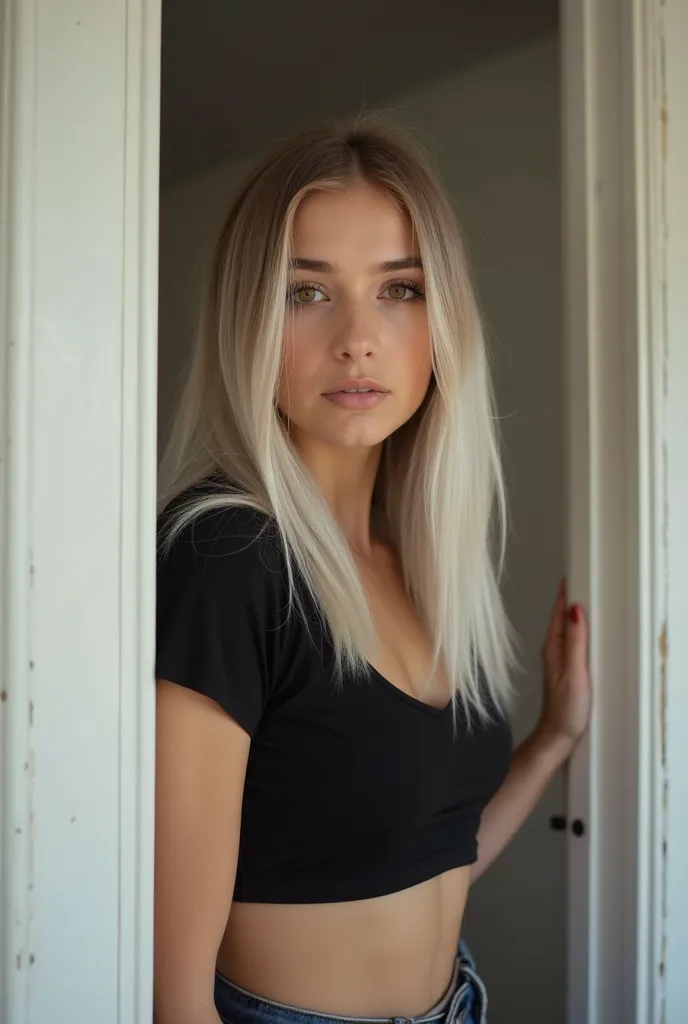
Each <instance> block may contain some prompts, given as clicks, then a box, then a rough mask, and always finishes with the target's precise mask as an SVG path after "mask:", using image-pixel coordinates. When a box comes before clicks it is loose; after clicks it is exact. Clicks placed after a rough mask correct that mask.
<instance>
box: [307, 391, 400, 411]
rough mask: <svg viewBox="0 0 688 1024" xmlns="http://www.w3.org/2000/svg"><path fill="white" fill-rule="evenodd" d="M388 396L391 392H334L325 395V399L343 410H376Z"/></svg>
mask: <svg viewBox="0 0 688 1024" xmlns="http://www.w3.org/2000/svg"><path fill="white" fill-rule="evenodd" d="M388 395H389V391H357V392H351V391H332V392H331V393H330V394H329V395H323V398H326V399H327V401H328V402H332V403H333V405H340V406H341V407H342V408H343V409H374V408H375V406H376V405H379V404H380V402H384V400H385V398H387V396H388Z"/></svg>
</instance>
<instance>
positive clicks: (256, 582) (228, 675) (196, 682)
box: [155, 507, 287, 736]
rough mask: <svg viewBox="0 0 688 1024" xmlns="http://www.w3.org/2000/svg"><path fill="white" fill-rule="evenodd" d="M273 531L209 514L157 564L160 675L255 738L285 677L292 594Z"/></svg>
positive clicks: (265, 523)
mask: <svg viewBox="0 0 688 1024" xmlns="http://www.w3.org/2000/svg"><path fill="white" fill-rule="evenodd" d="M274 537H275V529H274V523H272V522H271V521H270V519H269V518H268V517H267V516H265V515H264V514H263V513H261V512H258V511H255V510H253V509H245V508H236V507H235V508H229V509H228V508H224V509H222V510H220V511H212V512H204V513H202V514H201V515H200V516H199V517H197V518H196V519H194V520H193V522H192V523H191V524H189V525H187V526H185V527H184V529H183V530H182V531H181V532H180V533H179V534H178V535H177V536H176V538H175V539H174V541H173V543H172V545H171V547H170V548H169V550H167V551H165V549H164V547H163V546H160V547H159V552H158V564H157V607H156V659H155V675H156V678H158V679H167V680H169V681H170V682H173V683H178V684H180V685H181V686H186V687H189V688H190V689H192V690H196V691H197V692H198V693H202V694H205V696H207V697H210V698H212V699H213V700H214V701H216V702H217V703H218V704H219V705H220V707H222V708H224V710H225V711H226V712H227V713H228V714H229V715H231V717H232V718H233V719H235V721H236V722H238V724H239V725H240V726H241V727H242V728H243V729H244V730H245V731H246V732H247V733H249V735H250V736H254V735H255V732H256V729H257V727H258V724H259V722H260V719H261V717H262V715H263V713H264V711H265V708H266V705H267V702H268V700H269V698H270V695H271V693H272V692H273V690H274V688H275V686H276V682H277V675H278V669H279V651H280V641H281V632H280V630H281V624H282V623H283V621H284V619H285V617H286V603H287V602H286V591H285V588H284V578H283V573H282V571H281V560H280V558H279V554H278V551H277V546H276V542H275V539H274Z"/></svg>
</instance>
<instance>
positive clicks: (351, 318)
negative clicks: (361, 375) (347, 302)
mask: <svg viewBox="0 0 688 1024" xmlns="http://www.w3.org/2000/svg"><path fill="white" fill-rule="evenodd" d="M377 343H378V338H377V333H376V330H375V327H374V325H373V324H372V323H371V317H370V316H366V314H365V313H364V312H362V311H360V310H356V311H351V312H349V313H347V315H346V317H345V318H344V319H343V322H342V323H340V324H339V327H338V329H337V331H336V333H335V337H334V352H335V355H337V356H338V357H339V358H344V359H345V358H347V357H349V358H350V359H354V360H356V359H360V358H367V357H368V356H371V355H372V354H373V352H374V351H375V347H376V345H377Z"/></svg>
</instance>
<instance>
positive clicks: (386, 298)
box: [155, 184, 591, 1024]
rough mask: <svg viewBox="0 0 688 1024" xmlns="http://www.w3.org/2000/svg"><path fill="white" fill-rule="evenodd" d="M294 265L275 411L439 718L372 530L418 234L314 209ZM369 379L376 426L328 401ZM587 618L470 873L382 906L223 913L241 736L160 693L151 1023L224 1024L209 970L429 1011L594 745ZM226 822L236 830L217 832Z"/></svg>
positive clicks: (413, 405)
mask: <svg viewBox="0 0 688 1024" xmlns="http://www.w3.org/2000/svg"><path fill="white" fill-rule="evenodd" d="M295 253H296V256H297V257H300V258H307V259H312V260H320V261H327V262H328V263H330V264H332V265H333V266H334V267H336V270H334V271H329V272H325V271H323V270H317V271H316V270H313V269H298V270H295V272H294V278H295V282H296V287H297V288H298V289H299V291H298V296H297V302H300V303H301V304H302V305H299V306H297V307H296V308H295V309H294V315H293V317H289V318H288V326H287V330H286V332H285V337H284V351H283V365H282V373H281V379H280V386H279V392H278V404H279V407H280V410H281V411H282V413H283V415H284V416H286V417H287V418H288V422H289V427H290V431H291V434H292V436H293V438H294V441H295V443H296V445H297V446H298V448H299V450H300V453H301V455H302V457H303V458H304V460H305V461H306V463H307V464H308V465H309V467H310V469H311V471H312V472H313V474H314V475H315V477H316V479H317V481H318V483H319V485H320V487H321V489H322V491H323V493H324V494H325V497H326V498H327V500H328V502H329V503H330V505H331V507H332V509H333V511H334V514H335V515H336V517H337V519H338V521H339V523H340V525H341V527H342V529H343V530H344V533H345V535H346V536H347V538H348V540H349V542H350V544H351V547H352V551H353V553H354V557H355V558H356V561H357V564H358V567H359V569H360V571H361V575H362V579H363V582H364V585H365V588H366V591H367V595H368V599H369V602H370V606H371V612H372V615H373V620H374V623H375V626H376V631H377V634H378V637H379V640H380V647H379V652H378V654H377V656H376V660H375V661H374V662H373V663H374V665H375V668H377V670H378V671H379V672H381V673H382V675H384V676H385V677H386V678H387V679H388V680H389V681H390V682H392V683H394V684H395V685H397V686H399V688H400V689H402V690H405V691H406V692H408V693H411V694H413V695H414V696H416V697H417V698H418V699H422V700H425V701H426V702H428V703H432V704H435V705H437V706H444V705H445V704H446V703H447V700H448V695H449V690H448V686H447V684H446V679H443V677H442V675H441V674H440V676H439V677H438V680H437V682H436V684H435V688H434V689H433V690H432V691H431V692H423V681H424V679H425V678H426V672H427V669H428V666H429V663H430V644H429V639H428V637H426V636H425V635H424V632H423V630H422V628H421V625H420V623H419V620H418V617H417V615H416V613H415V611H414V609H413V607H412V606H411V604H410V602H409V601H408V598H407V596H406V594H405V591H404V587H403V583H402V579H401V574H400V567H399V564H398V560H397V558H396V555H395V552H394V551H392V550H391V549H389V548H388V547H387V546H385V545H384V544H382V543H380V542H379V541H378V540H377V539H376V538H375V537H373V536H372V535H371V532H370V507H371V499H372V492H373V485H374V482H375V475H376V472H377V467H378V463H379V458H380V452H381V445H382V441H383V440H384V438H385V437H387V436H388V435H389V434H390V433H391V432H392V431H394V430H395V429H397V427H399V426H400V425H401V424H402V423H404V422H406V421H407V420H408V419H409V418H410V417H411V416H412V415H413V414H414V412H415V411H416V410H417V409H418V407H419V405H420V404H421V402H422V400H423V397H424V395H425V393H426V391H427V388H428V385H429V383H430V381H431V374H432V367H431V350H430V340H429V333H428V326H427V315H426V307H425V302H424V301H423V299H420V298H418V299H411V294H412V293H411V292H410V291H409V289H408V288H407V287H405V286H404V285H397V284H396V282H399V281H402V280H404V281H411V282H412V283H414V284H415V285H417V286H418V287H419V288H422V287H423V271H422V269H420V268H418V267H415V268H410V269H404V270H401V271H394V272H380V271H379V270H378V269H376V268H377V267H378V265H379V264H380V263H381V262H383V261H389V260H397V259H402V258H404V257H408V256H414V255H416V256H417V251H416V250H415V249H414V244H413V233H412V230H411V226H410V224H409V222H408V220H407V219H406V217H405V216H404V215H403V214H402V212H401V211H400V210H399V209H398V208H397V206H396V205H395V204H394V203H393V202H392V201H391V200H390V199H389V198H387V197H386V196H384V195H383V194H382V193H380V192H379V191H377V190H376V189H374V188H373V187H371V186H370V185H367V184H360V185H356V186H354V187H352V188H350V189H348V190H346V191H343V192H337V193H316V194H313V195H311V196H309V197H307V199H306V200H305V201H304V203H303V204H302V206H301V207H300V209H299V211H298V213H297V217H296V221H295ZM304 305H305V306H308V308H304ZM362 377H372V378H374V379H375V380H376V381H378V382H379V383H380V384H381V385H383V386H384V387H385V388H386V389H388V390H389V395H388V396H387V398H386V399H385V400H384V401H383V402H382V403H381V404H380V405H379V406H377V407H376V408H374V409H369V410H351V409H343V408H340V407H338V406H336V405H333V404H332V403H331V402H329V401H328V400H327V399H325V398H324V397H323V393H324V392H325V391H327V390H328V389H329V388H331V387H332V386H333V385H336V384H337V383H338V382H339V381H341V380H342V379H343V378H362ZM577 607H578V621H577V622H574V621H573V620H572V618H571V616H570V614H569V613H570V608H569V605H568V599H567V594H566V586H565V581H563V580H562V583H561V585H560V588H559V591H558V593H557V596H556V598H555V601H554V604H553V607H552V614H551V619H550V623H549V627H548V630H547V634H546V637H545V640H544V641H543V647H542V656H543V669H544V684H545V686H544V700H543V712H542V717H541V720H540V722H539V724H538V726H537V728H536V730H535V731H534V733H533V734H532V735H531V736H530V737H529V738H528V740H526V742H525V743H524V744H522V746H521V747H519V749H518V750H517V751H516V753H515V756H514V759H513V763H512V767H511V770H510V772H509V775H508V777H507V779H506V781H505V783H504V785H503V786H502V788H501V789H500V791H499V792H498V793H497V795H496V796H495V797H494V799H493V801H492V803H491V804H490V805H489V806H488V807H487V808H486V811H485V814H484V816H483V822H482V826H481V829H480V833H479V845H480V859H479V861H478V863H477V864H475V865H473V866H472V867H462V868H457V869H454V870H453V871H449V872H446V873H445V874H443V875H441V876H439V877H437V878H433V879H430V880H429V881H426V882H423V883H421V884H420V885H416V886H413V887H411V888H409V889H406V890H403V891H402V892H397V893H392V894H390V895H385V896H382V897H378V898H374V899H367V900H361V901H352V902H347V903H332V904H314V905H280V904H275V905H272V904H245V903H236V904H233V905H231V906H230V901H231V892H232V888H233V884H234V875H235V867H236V856H237V849H238V840H239V821H240V811H241V798H242V790H243V784H244V776H245V770H246V760H247V757H248V751H249V742H250V741H249V737H248V736H247V735H246V734H245V733H244V732H243V731H242V730H241V729H240V728H239V727H238V726H237V725H236V724H235V723H234V722H233V721H232V720H231V719H230V718H229V717H228V716H227V715H226V714H225V713H224V712H223V711H222V710H221V709H220V708H219V707H218V706H217V705H215V704H214V703H213V702H212V701H210V700H209V699H207V698H205V697H202V696H200V695H198V694H195V693H193V692H189V691H187V690H184V689H183V688H182V687H179V686H176V685H175V684H174V683H169V682H165V681H159V682H158V751H157V783H156V786H157V812H156V911H155V1013H156V1018H155V1019H156V1021H157V1022H158V1024H176V1022H182V1021H184V1022H188V1021H191V1020H193V1021H194V1022H198V1024H217V1021H218V1019H219V1018H218V1017H217V1014H216V1012H215V1010H214V1008H213V1001H212V990H213V971H214V968H215V963H216V956H217V966H218V967H219V969H220V970H221V971H222V973H223V974H225V975H226V976H227V977H229V978H230V979H231V980H233V981H235V982H236V983H237V984H239V985H241V986H242V987H244V988H246V989H249V990H250V991H253V992H256V993H258V994H260V995H263V996H265V997H267V998H272V999H275V1000H278V1001H280V1002H285V1003H289V1004H292V1005H296V1006H301V1007H305V1008H309V1009H313V1010H318V1011H320V1012H324V1013H333V1014H343V1015H347V1014H348V1015H353V1016H380V1017H386V1016H407V1017H409V1016H418V1015H421V1014H423V1013H424V1012H426V1011H427V1010H428V1009H429V1008H430V1007H431V1006H432V1005H433V1004H434V1003H435V1002H436V1001H437V1000H438V999H439V998H440V997H441V996H442V994H443V993H444V991H445V990H446V987H447V984H448V982H449V978H450V975H451V970H452V964H453V959H454V956H455V950H456V944H457V940H458V936H459V933H460V928H461V921H462V917H463V912H464V907H465V902H466V898H467V894H468V891H469V886H470V884H471V882H472V881H473V880H474V879H475V878H477V877H478V876H479V875H480V874H482V872H483V871H484V870H485V869H486V867H487V866H488V865H489V864H490V863H491V862H492V861H493V860H494V858H495V857H496V856H497V855H498V854H499V852H500V851H501V850H502V849H503V848H504V846H505V845H506V844H507V843H508V841H509V840H510V839H511V837H512V836H513V835H514V833H515V832H516V831H517V829H518V828H519V826H520V825H521V824H522V823H523V821H524V820H525V818H526V817H527V815H528V814H529V813H530V811H531V810H532V809H533V807H534V806H535V804H536V803H537V801H538V800H539V798H540V796H541V795H542V793H543V792H544V790H545V789H546V787H547V786H548V784H549V783H550V781H551V780H552V778H553V776H554V775H555V773H556V772H557V771H558V769H559V768H560V767H561V766H562V764H563V763H564V761H565V760H566V759H567V758H568V757H569V756H570V754H571V752H572V750H573V749H574V747H575V745H576V743H577V742H578V740H579V739H580V737H581V736H582V734H583V733H584V731H585V729H586V728H587V724H588V718H589V714H590V700H591V690H590V679H589V674H588V668H587V656H588V654H587V652H588V627H587V619H586V616H585V614H584V612H583V610H582V609H581V608H580V606H577ZM218 807H222V808H225V812H226V813H225V814H224V815H218V814H217V808H218ZM211 808H213V809H214V810H213V811H212V812H211ZM223 932H224V934H223Z"/></svg>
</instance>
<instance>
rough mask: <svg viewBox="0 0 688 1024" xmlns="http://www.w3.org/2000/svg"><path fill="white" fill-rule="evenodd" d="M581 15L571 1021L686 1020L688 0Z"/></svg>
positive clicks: (642, 2)
mask: <svg viewBox="0 0 688 1024" xmlns="http://www.w3.org/2000/svg"><path fill="white" fill-rule="evenodd" d="M562 14H563V19H562V24H563V57H564V70H563V100H564V126H565V131H564V168H565V198H566V209H565V249H566V278H565V293H566V338H567V352H568V367H569V378H568V379H569V384H570V394H569V410H568V422H569V442H568V444H569V465H570V482H569V488H570V493H569V508H570V513H571V521H570V529H569V541H570V552H569V560H570V567H571V571H572V579H573V581H574V590H575V593H576V595H577V596H578V597H580V598H582V599H583V600H587V601H588V602H589V606H590V609H591V613H592V621H593V630H594V632H593V642H592V650H591V659H592V670H593V677H594V681H595V683H596V695H595V714H594V722H593V727H592V729H591V732H590V737H589V742H588V743H587V744H586V746H585V747H584V748H581V750H580V751H579V752H578V754H577V756H576V757H575V759H574V761H573V763H572V765H571V768H570V776H569V782H570V786H569V815H570V818H574V819H575V818H581V819H583V820H584V821H585V823H586V835H585V836H584V837H583V839H582V840H581V839H577V838H576V837H575V836H573V835H571V836H570V838H569V855H570V859H569V865H570V871H569V917H570V920H569V998H568V1007H569V1010H568V1013H569V1018H568V1019H569V1021H570V1024H574V1022H575V1024H581V1022H585V1024H631V1022H632V1024H682V1021H683V1020H684V1017H685V1007H686V1005H688V977H687V975H686V972H685V968H684V966H682V964H683V959H684V953H685V949H686V948H687V947H688V925H686V920H688V884H687V883H686V880H685V864H686V863H688V828H687V827H686V824H685V822H686V821H687V820H688V816H687V815H686V813H685V808H686V807H687V806H688V752H687V749H686V744H685V736H687V735H688V693H686V687H685V685H683V687H680V686H679V680H682V681H683V682H684V683H685V679H686V678H688V646H687V644H686V640H684V637H687V636H688V631H687V630H686V627H685V621H686V614H688V583H687V582H686V581H687V580H688V545H687V544H686V535H687V531H686V529H685V522H686V521H688V513H687V512H686V509H688V483H687V481H688V460H687V457H686V451H687V446H686V440H685V439H686V436H687V435H688V413H687V410H688V345H687V344H686V333H687V332H686V329H685V326H684V325H685V324H686V322H688V304H687V298H686V296H687V294H688V289H686V272H687V271H688V248H687V243H686V239H687V238H688V207H687V205H686V189H685V181H686V180H688V126H687V125H686V119H685V117H684V116H683V107H684V103H685V96H686V95H688V73H687V71H686V61H685V47H686V44H687V43H688V5H686V3H685V0H609V2H608V3H604V4H601V3H596V2H594V0H582V2H579V0H565V2H564V3H563V6H562ZM672 112H673V116H672ZM672 124H673V125H674V128H673V129H672V127H671V125H672ZM672 147H673V148H672ZM680 183H682V184H680ZM679 524H683V527H681V525H679ZM672 623H673V626H672ZM667 638H669V639H668V640H667ZM677 648H678V649H677ZM668 651H671V656H670V657H669V655H668ZM683 780H686V781H685V782H684V781H683ZM677 865H678V866H677ZM672 871H673V873H672ZM674 908H676V909H674Z"/></svg>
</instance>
